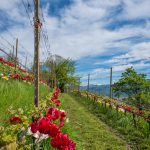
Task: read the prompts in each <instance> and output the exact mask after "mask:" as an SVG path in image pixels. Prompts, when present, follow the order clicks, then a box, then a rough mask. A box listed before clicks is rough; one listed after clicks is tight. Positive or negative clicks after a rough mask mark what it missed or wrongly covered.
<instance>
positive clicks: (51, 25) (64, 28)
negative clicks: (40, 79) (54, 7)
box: [0, 0, 150, 65]
mask: <svg viewBox="0 0 150 150" xmlns="http://www.w3.org/2000/svg"><path fill="white" fill-rule="evenodd" d="M122 2H123V3H124V9H123V12H122V13H120V14H119V18H118V19H137V18H143V17H144V18H145V17H150V13H149V11H150V9H148V7H149V3H150V1H149V0H133V1H131V0H123V1H122V0H105V1H100V0H92V1H91V0H87V1H83V0H75V2H74V3H73V4H72V5H71V6H69V7H65V8H64V9H63V10H62V11H61V18H58V17H54V16H53V17H52V16H49V15H48V8H49V5H50V4H49V3H47V6H46V7H45V9H44V16H45V20H46V25H47V30H48V35H49V40H50V44H51V50H52V52H53V53H56V54H59V55H62V56H64V57H71V58H73V59H78V58H82V57H84V56H89V55H103V54H107V53H110V52H109V51H110V50H109V49H110V48H111V49H112V50H111V53H118V52H126V53H127V54H125V55H122V56H119V58H117V57H116V58H114V59H113V60H108V61H107V63H113V62H116V63H118V65H119V63H125V62H124V60H122V59H123V58H124V57H129V56H131V57H134V59H141V58H145V57H146V56H148V55H149V47H150V44H149V43H148V42H143V43H139V44H136V43H132V42H131V41H119V40H120V39H124V38H128V37H133V36H143V37H150V34H149V33H148V31H149V30H150V23H149V21H147V23H146V24H145V25H144V26H134V25H126V26H125V27H122V28H119V29H116V30H113V31H110V30H107V29H105V28H104V26H105V25H107V24H108V23H110V22H109V21H108V22H107V20H106V19H105V17H107V16H108V15H109V14H108V13H109V10H111V8H114V7H117V6H118V5H119V4H121V3H122ZM139 3H140V7H139ZM19 5H20V7H18V6H19ZM21 5H22V4H21V1H20V0H14V1H11V0H5V1H1V2H0V9H1V10H3V11H5V12H6V14H7V15H8V16H9V18H10V19H14V20H15V21H17V22H21V23H22V24H24V26H22V25H19V24H17V25H16V26H15V27H12V28H11V27H10V28H9V30H10V31H11V32H12V33H13V34H14V35H15V36H16V37H19V41H21V43H23V45H24V46H25V47H26V49H27V50H28V52H29V53H30V54H32V55H33V31H32V29H31V27H30V25H29V20H28V18H27V16H26V14H25V10H24V8H23V6H21ZM2 35H3V36H4V37H6V38H7V39H8V40H9V41H12V42H14V41H13V40H12V38H11V37H10V35H9V34H8V32H5V33H3V34H2ZM41 47H42V49H43V47H44V46H43V44H42V46H41ZM115 48H116V49H115ZM42 58H43V56H42ZM129 62H130V61H129Z"/></svg>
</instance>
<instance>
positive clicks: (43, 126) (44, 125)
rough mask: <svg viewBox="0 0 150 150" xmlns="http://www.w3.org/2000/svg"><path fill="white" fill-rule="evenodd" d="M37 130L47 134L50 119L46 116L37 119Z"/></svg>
mask: <svg viewBox="0 0 150 150" xmlns="http://www.w3.org/2000/svg"><path fill="white" fill-rule="evenodd" d="M38 130H39V132H40V133H43V134H49V130H50V121H49V119H48V118H45V117H43V118H41V119H40V120H39V121H38Z"/></svg>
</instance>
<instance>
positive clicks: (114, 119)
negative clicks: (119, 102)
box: [72, 94, 150, 150]
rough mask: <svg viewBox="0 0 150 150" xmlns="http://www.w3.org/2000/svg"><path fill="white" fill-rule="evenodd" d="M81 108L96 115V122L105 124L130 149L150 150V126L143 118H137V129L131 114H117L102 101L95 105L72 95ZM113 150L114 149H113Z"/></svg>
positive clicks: (84, 98) (83, 98)
mask: <svg viewBox="0 0 150 150" xmlns="http://www.w3.org/2000/svg"><path fill="white" fill-rule="evenodd" d="M72 98H74V99H75V100H76V101H77V102H78V103H79V104H80V107H81V106H82V107H85V108H86V109H87V112H91V113H92V114H94V115H95V120H97V119H99V120H100V121H103V122H105V123H106V124H107V125H108V126H109V127H110V128H111V129H110V130H111V133H113V132H114V133H115V134H116V135H118V136H119V137H121V138H122V139H124V140H125V141H126V142H127V144H128V145H127V147H128V148H129V149H130V148H131V149H139V150H149V149H150V144H149V143H150V137H149V134H150V133H149V125H148V123H147V122H146V121H145V120H144V119H143V118H138V117H136V122H137V124H138V125H137V128H135V127H134V124H133V116H132V115H131V114H130V113H127V114H126V115H125V114H124V113H123V112H117V111H116V110H115V109H111V108H110V107H109V106H107V105H106V107H105V106H104V104H103V103H100V101H98V102H95V103H93V101H92V100H89V99H87V98H86V97H81V96H78V95H76V94H75V95H72ZM112 149H113V148H112Z"/></svg>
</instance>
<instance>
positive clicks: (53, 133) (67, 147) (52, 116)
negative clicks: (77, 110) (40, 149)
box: [28, 88, 76, 150]
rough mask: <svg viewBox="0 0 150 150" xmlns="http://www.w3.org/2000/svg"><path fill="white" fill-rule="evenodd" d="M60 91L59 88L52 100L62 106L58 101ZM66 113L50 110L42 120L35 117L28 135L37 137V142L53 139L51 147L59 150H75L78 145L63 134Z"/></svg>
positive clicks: (55, 109) (54, 109)
mask: <svg viewBox="0 0 150 150" xmlns="http://www.w3.org/2000/svg"><path fill="white" fill-rule="evenodd" d="M59 93H60V90H59V89H58V88H57V89H56V90H55V92H54V93H53V96H52V98H51V99H50V102H51V103H54V104H56V105H57V106H58V107H59V106H60V100H58V96H59ZM65 117H66V113H65V112H64V111H62V110H59V109H57V108H48V110H47V112H46V115H45V116H42V117H40V118H36V117H33V118H32V120H33V122H32V123H31V124H30V127H29V129H28V133H29V134H31V135H33V136H34V137H36V138H37V139H36V142H37V141H40V140H41V139H47V138H50V139H51V142H50V144H51V146H52V147H54V148H57V149H59V150H75V147H76V144H75V143H74V142H73V141H72V140H71V139H69V138H68V135H67V134H63V133H62V132H61V128H62V127H63V126H64V122H65Z"/></svg>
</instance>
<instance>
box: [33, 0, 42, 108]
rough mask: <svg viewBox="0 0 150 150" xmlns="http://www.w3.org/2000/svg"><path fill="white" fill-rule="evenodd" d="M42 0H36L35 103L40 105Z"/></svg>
mask: <svg viewBox="0 0 150 150" xmlns="http://www.w3.org/2000/svg"><path fill="white" fill-rule="evenodd" d="M39 5H40V0H34V105H35V106H36V107H38V101H39V62H40V61H39V59H40V57H39V54H40V52H39V51H40V50H39V48H40V27H41V22H40V18H39V11H40V9H39Z"/></svg>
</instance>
